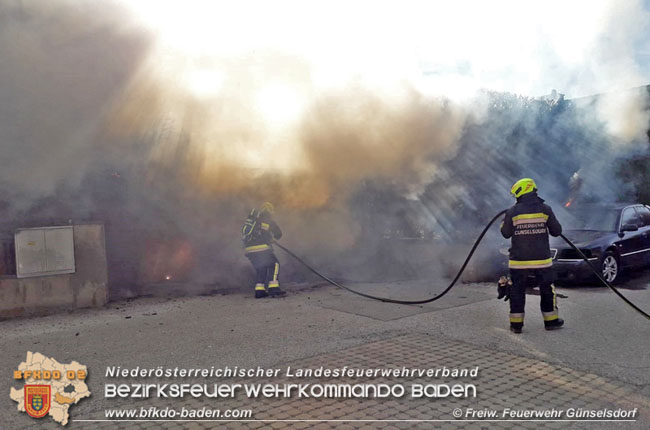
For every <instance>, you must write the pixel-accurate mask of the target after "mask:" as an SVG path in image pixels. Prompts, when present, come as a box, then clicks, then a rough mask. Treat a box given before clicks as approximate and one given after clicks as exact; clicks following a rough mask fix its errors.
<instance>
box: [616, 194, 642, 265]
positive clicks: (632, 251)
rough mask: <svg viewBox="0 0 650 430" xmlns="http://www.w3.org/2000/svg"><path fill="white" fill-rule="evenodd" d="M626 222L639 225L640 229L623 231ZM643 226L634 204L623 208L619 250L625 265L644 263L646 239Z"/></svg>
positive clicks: (622, 262)
mask: <svg viewBox="0 0 650 430" xmlns="http://www.w3.org/2000/svg"><path fill="white" fill-rule="evenodd" d="M626 224H634V225H636V226H637V227H639V230H638V231H621V230H620V229H621V228H622V227H623V226H624V225H626ZM642 227H643V223H642V222H641V217H640V216H639V214H638V212H637V211H636V210H635V209H634V207H633V206H630V207H627V208H625V209H623V213H622V214H621V222H620V226H619V232H620V235H622V237H621V240H620V241H619V242H618V250H619V253H620V255H621V264H622V265H623V266H640V265H642V264H643V261H644V256H643V254H644V250H645V239H644V236H643V229H642Z"/></svg>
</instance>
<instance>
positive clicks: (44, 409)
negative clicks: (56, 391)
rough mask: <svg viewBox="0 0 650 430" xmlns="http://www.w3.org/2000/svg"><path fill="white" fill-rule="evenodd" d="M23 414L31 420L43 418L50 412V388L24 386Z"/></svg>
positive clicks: (45, 386)
mask: <svg viewBox="0 0 650 430" xmlns="http://www.w3.org/2000/svg"><path fill="white" fill-rule="evenodd" d="M23 388H24V389H25V412H27V415H29V416H30V417H33V418H43V417H44V416H46V415H47V413H48V412H49V410H50V405H51V400H52V387H51V386H49V385H25V386H24V387H23Z"/></svg>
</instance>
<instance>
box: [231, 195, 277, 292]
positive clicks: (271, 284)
mask: <svg viewBox="0 0 650 430" xmlns="http://www.w3.org/2000/svg"><path fill="white" fill-rule="evenodd" d="M273 211H274V210H273V205H272V204H271V203H269V202H266V203H264V204H263V205H262V207H261V208H259V209H253V210H251V211H250V213H249V214H248V218H247V219H246V222H245V223H244V226H243V228H242V240H243V242H244V250H245V253H246V257H248V259H249V260H250V262H251V263H252V264H253V267H254V268H255V298H256V299H260V298H263V297H267V296H270V297H280V296H283V295H285V294H286V292H285V291H283V290H281V289H280V282H279V280H278V277H279V275H280V263H279V262H278V259H277V258H276V257H275V254H274V253H273V246H272V244H273V241H274V240H276V239H280V238H281V237H282V230H280V227H278V225H277V224H276V223H275V221H273V219H272V215H273Z"/></svg>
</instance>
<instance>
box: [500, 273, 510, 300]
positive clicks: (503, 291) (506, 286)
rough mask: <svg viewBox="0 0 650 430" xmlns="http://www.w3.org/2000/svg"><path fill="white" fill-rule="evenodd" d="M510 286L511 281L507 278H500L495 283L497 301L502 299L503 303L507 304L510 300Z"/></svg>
mask: <svg viewBox="0 0 650 430" xmlns="http://www.w3.org/2000/svg"><path fill="white" fill-rule="evenodd" d="M511 286H512V281H511V280H510V278H508V277H507V276H502V277H500V278H499V281H498V282H497V293H498V296H497V299H499V300H500V299H503V301H504V302H507V301H508V300H509V299H510V287H511Z"/></svg>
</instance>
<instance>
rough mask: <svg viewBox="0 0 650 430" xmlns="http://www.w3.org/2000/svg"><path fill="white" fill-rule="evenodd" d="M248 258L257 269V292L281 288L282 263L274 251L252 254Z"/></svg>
mask: <svg viewBox="0 0 650 430" xmlns="http://www.w3.org/2000/svg"><path fill="white" fill-rule="evenodd" d="M246 257H248V259H249V260H250V262H251V264H252V265H253V267H254V268H255V291H266V288H269V289H272V288H278V287H280V281H279V280H278V278H279V276H280V263H279V262H278V259H277V258H276V257H275V254H274V253H273V251H272V250H270V249H268V250H265V251H259V252H250V253H248V254H246Z"/></svg>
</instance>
